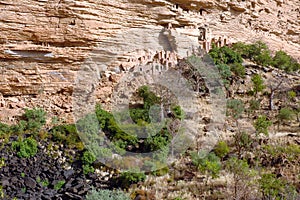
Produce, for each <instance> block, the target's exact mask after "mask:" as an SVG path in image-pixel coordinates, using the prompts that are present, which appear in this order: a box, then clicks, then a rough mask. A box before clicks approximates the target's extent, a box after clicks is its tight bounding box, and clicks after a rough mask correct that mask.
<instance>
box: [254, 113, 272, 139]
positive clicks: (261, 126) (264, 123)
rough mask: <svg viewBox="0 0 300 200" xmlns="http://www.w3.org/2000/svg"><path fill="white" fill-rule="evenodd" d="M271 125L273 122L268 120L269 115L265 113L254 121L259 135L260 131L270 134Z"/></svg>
mask: <svg viewBox="0 0 300 200" xmlns="http://www.w3.org/2000/svg"><path fill="white" fill-rule="evenodd" d="M271 125H272V122H271V121H269V120H267V117H266V116H265V115H262V116H259V117H258V118H257V120H256V121H255V123H254V127H255V130H256V134H257V135H258V134H260V133H263V134H265V135H268V134H269V133H268V127H269V126H271Z"/></svg>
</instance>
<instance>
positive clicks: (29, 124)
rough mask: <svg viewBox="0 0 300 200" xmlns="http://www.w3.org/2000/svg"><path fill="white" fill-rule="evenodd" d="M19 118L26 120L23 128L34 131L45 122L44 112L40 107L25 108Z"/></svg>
mask: <svg viewBox="0 0 300 200" xmlns="http://www.w3.org/2000/svg"><path fill="white" fill-rule="evenodd" d="M21 118H22V120H23V121H25V122H26V127H25V130H27V131H32V132H34V133H36V132H38V131H39V130H40V129H41V128H42V126H43V125H45V123H46V112H45V111H44V110H43V109H41V108H34V109H25V113H24V114H23V115H22V117H21Z"/></svg>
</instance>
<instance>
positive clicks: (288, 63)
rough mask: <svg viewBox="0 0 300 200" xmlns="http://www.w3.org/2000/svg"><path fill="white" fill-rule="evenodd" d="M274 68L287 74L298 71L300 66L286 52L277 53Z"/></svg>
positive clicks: (274, 58)
mask: <svg viewBox="0 0 300 200" xmlns="http://www.w3.org/2000/svg"><path fill="white" fill-rule="evenodd" d="M272 66H274V67H276V68H279V69H282V70H285V71H287V72H291V71H298V70H299V69H300V64H299V63H298V62H297V61H296V60H294V59H293V58H292V57H291V56H289V55H288V54H287V53H286V52H284V51H281V50H280V51H277V52H276V54H275V56H274V57H273V62H272Z"/></svg>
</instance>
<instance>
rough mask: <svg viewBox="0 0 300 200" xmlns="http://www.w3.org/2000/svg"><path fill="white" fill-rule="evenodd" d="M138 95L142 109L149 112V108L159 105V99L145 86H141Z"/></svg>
mask: <svg viewBox="0 0 300 200" xmlns="http://www.w3.org/2000/svg"><path fill="white" fill-rule="evenodd" d="M138 95H139V96H140V97H142V98H143V100H144V109H147V110H149V108H150V107H151V106H153V105H155V104H159V103H160V98H159V97H157V96H156V95H155V93H154V92H152V91H150V88H149V86H147V85H144V86H141V87H140V88H139V89H138Z"/></svg>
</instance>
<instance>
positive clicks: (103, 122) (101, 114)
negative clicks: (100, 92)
mask: <svg viewBox="0 0 300 200" xmlns="http://www.w3.org/2000/svg"><path fill="white" fill-rule="evenodd" d="M95 113H96V116H97V119H98V122H99V125H100V128H101V129H102V130H104V129H105V128H106V127H107V126H108V121H109V120H110V119H111V118H113V115H112V114H111V113H109V112H107V111H105V110H103V109H102V108H101V105H99V104H97V105H96V108H95Z"/></svg>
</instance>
